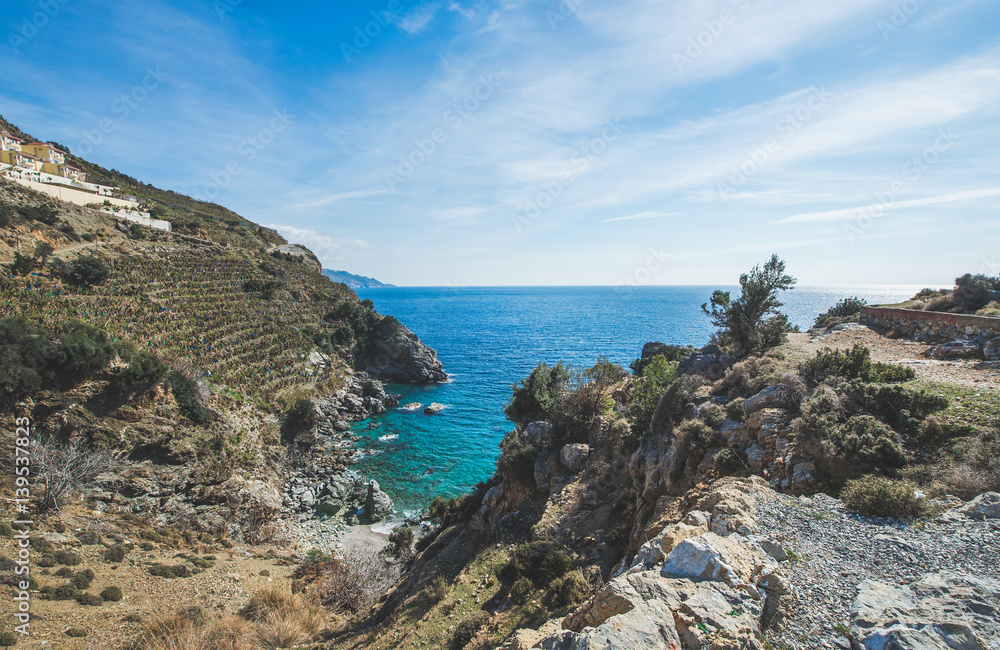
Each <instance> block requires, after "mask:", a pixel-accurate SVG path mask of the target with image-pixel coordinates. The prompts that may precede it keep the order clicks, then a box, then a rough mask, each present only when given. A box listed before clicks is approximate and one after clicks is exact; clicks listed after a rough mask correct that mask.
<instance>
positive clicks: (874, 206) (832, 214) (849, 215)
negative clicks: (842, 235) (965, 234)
mask: <svg viewBox="0 0 1000 650" xmlns="http://www.w3.org/2000/svg"><path fill="white" fill-rule="evenodd" d="M998 195H1000V187H987V188H983V189H980V190H970V191H968V192H956V193H954V194H945V195H942V196H928V197H924V198H922V199H912V200H910V201H890V202H887V203H870V204H868V205H862V206H858V207H854V208H842V209H839V210H826V211H823V212H806V213H803V214H795V215H792V216H790V217H785V218H784V219H781V220H779V221H776V222H775V223H805V222H816V221H851V220H854V219H857V218H858V215H859V214H870V215H871V216H873V217H877V216H881V214H882V213H883V212H886V211H890V210H899V209H901V208H915V207H920V206H924V205H936V204H938V203H953V202H955V201H968V200H970V199H981V198H985V197H989V196H998Z"/></svg>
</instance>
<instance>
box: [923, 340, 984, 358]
mask: <svg viewBox="0 0 1000 650" xmlns="http://www.w3.org/2000/svg"><path fill="white" fill-rule="evenodd" d="M981 352H982V347H980V345H979V344H978V343H976V342H975V341H966V340H959V341H952V342H951V343H944V344H942V345H939V346H937V350H935V352H934V356H935V357H937V358H938V359H972V358H975V357H978V356H979V354H980V353H981Z"/></svg>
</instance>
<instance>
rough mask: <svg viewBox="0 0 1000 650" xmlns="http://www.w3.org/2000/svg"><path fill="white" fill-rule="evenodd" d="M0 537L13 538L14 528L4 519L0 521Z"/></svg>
mask: <svg viewBox="0 0 1000 650" xmlns="http://www.w3.org/2000/svg"><path fill="white" fill-rule="evenodd" d="M0 537H2V538H4V539H13V537H14V529H13V528H11V527H10V524H8V523H7V522H6V521H0Z"/></svg>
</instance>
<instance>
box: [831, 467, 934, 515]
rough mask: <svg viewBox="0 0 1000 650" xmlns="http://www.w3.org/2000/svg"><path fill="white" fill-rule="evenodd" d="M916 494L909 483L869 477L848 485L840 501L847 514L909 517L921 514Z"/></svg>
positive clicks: (914, 487)
mask: <svg viewBox="0 0 1000 650" xmlns="http://www.w3.org/2000/svg"><path fill="white" fill-rule="evenodd" d="M915 490H916V486H915V485H914V484H913V483H912V482H910V481H903V480H893V479H890V478H885V477H883V476H874V475H872V476H864V477H862V478H859V479H855V480H853V481H848V482H847V485H845V486H844V489H843V490H842V491H841V493H840V499H841V500H842V501H843V502H844V506H846V507H847V509H848V510H851V511H852V512H856V513H858V514H859V515H865V516H868V517H912V516H916V515H919V514H921V510H922V509H921V507H920V503H919V502H918V501H917V498H916V494H915Z"/></svg>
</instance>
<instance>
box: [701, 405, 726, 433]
mask: <svg viewBox="0 0 1000 650" xmlns="http://www.w3.org/2000/svg"><path fill="white" fill-rule="evenodd" d="M698 416H699V417H700V418H701V419H702V421H703V422H704V423H705V424H707V425H708V426H710V427H712V428H713V429H718V428H720V427H721V426H722V424H723V422H725V421H726V412H725V411H724V410H723V409H722V407H721V406H719V405H718V404H712V403H706V404H705V405H704V406H702V407H701V408H700V409H698Z"/></svg>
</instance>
